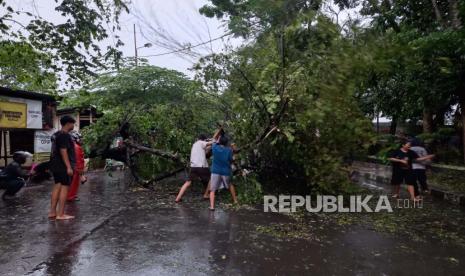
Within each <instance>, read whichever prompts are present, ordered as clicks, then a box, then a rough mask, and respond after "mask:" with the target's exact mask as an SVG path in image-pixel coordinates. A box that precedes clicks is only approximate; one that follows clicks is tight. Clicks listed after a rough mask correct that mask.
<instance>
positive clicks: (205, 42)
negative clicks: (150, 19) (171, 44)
mask: <svg viewBox="0 0 465 276" xmlns="http://www.w3.org/2000/svg"><path fill="white" fill-rule="evenodd" d="M230 35H232V33H226V34H224V35H222V36H220V37H217V38H214V39H210V40H207V41H204V42H201V43H199V44H196V45H193V46H188V47H185V48H182V49H178V50H174V51H171V52H166V53H160V54H153V55H146V56H139V57H141V58H146V57H159V56H166V55H171V54H176V53H180V52H183V51H186V50H189V49H192V48H196V47H199V46H202V45H205V44H208V43H211V42H213V41H217V40H220V39H222V38H224V37H226V36H230Z"/></svg>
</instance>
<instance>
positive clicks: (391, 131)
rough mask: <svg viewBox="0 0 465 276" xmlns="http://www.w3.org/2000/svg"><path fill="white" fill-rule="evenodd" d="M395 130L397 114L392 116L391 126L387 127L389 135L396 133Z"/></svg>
mask: <svg viewBox="0 0 465 276" xmlns="http://www.w3.org/2000/svg"><path fill="white" fill-rule="evenodd" d="M396 131H397V116H393V117H392V121H391V126H390V128H389V133H390V134H391V135H396Z"/></svg>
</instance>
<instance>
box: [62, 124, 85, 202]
mask: <svg viewBox="0 0 465 276" xmlns="http://www.w3.org/2000/svg"><path fill="white" fill-rule="evenodd" d="M70 135H71V138H72V140H73V142H74V153H75V155H76V166H75V167H74V172H73V179H72V181H71V186H70V188H69V191H68V198H67V200H68V201H76V200H79V199H78V196H77V194H78V191H79V186H80V185H81V183H82V184H83V183H85V182H86V181H87V180H86V178H85V176H84V165H85V162H84V151H83V149H82V146H81V142H82V139H81V134H79V133H78V132H77V131H74V130H73V131H72V132H70Z"/></svg>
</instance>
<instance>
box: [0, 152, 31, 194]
mask: <svg viewBox="0 0 465 276" xmlns="http://www.w3.org/2000/svg"><path fill="white" fill-rule="evenodd" d="M30 155H31V154H30V153H28V152H24V151H17V152H15V153H13V162H11V163H10V164H8V166H6V167H5V169H4V171H2V179H1V182H2V187H1V189H4V190H5V192H4V193H3V195H2V199H9V198H13V197H14V196H15V195H16V193H17V192H19V190H21V188H22V187H24V185H25V184H26V182H25V181H24V179H25V178H27V177H28V175H27V173H25V172H24V171H23V170H22V168H21V166H22V165H23V164H24V163H26V160H27V158H28V157H30Z"/></svg>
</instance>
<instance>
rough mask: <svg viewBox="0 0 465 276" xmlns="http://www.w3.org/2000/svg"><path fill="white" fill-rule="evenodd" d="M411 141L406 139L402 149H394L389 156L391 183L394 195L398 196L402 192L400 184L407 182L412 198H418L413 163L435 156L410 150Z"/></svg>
mask: <svg viewBox="0 0 465 276" xmlns="http://www.w3.org/2000/svg"><path fill="white" fill-rule="evenodd" d="M410 147H411V142H410V141H409V140H404V141H403V142H402V146H401V148H400V149H398V150H396V151H394V152H393V153H392V154H391V157H390V158H389V161H391V162H392V178H391V185H392V187H393V197H398V196H399V193H400V185H401V184H402V183H405V184H407V190H408V192H409V194H410V198H411V199H412V200H417V198H416V197H415V188H414V183H415V178H414V175H413V169H412V164H413V162H418V161H424V160H429V159H431V158H433V156H431V155H426V156H423V157H420V156H418V154H417V153H416V152H414V151H412V150H410Z"/></svg>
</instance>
